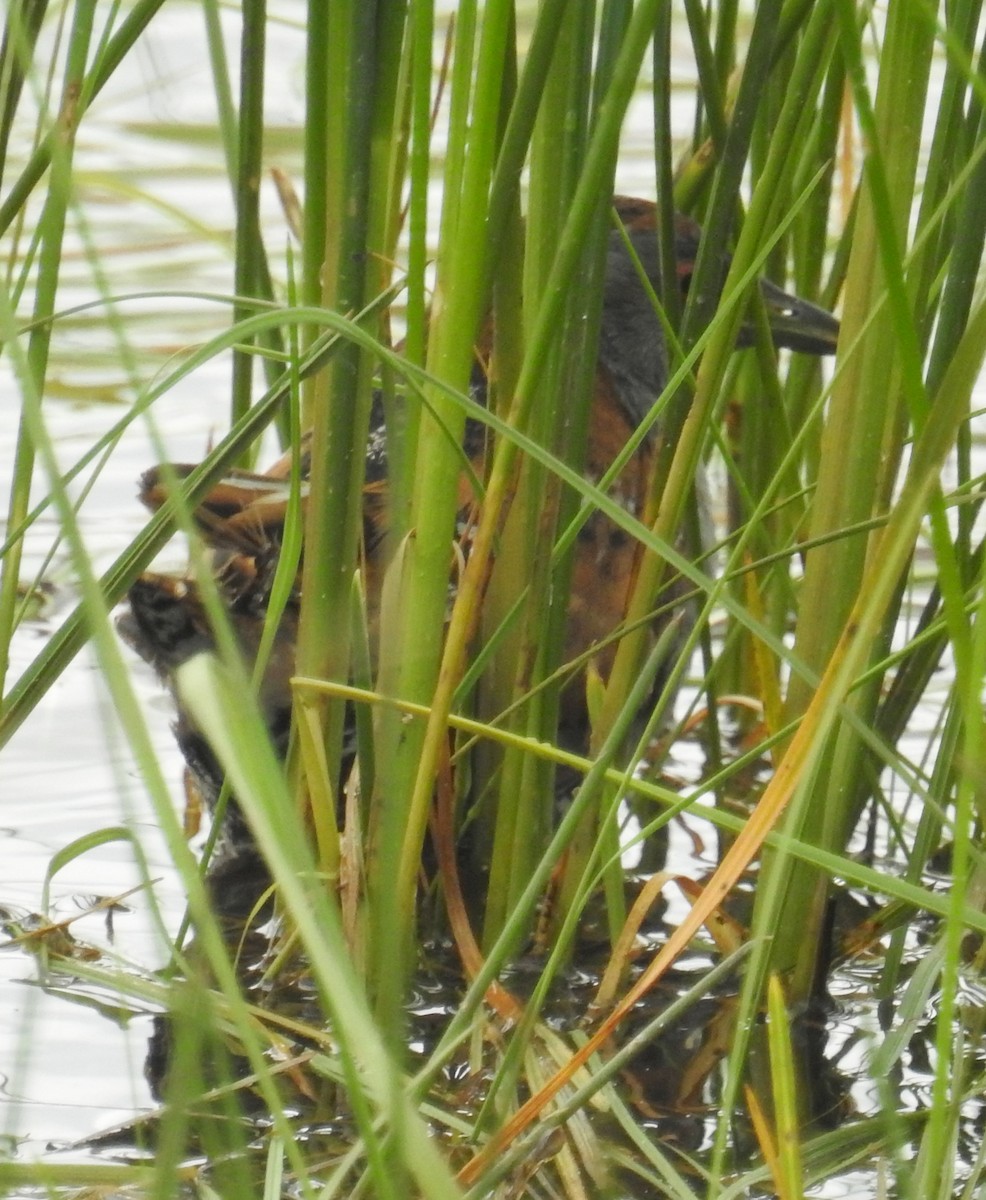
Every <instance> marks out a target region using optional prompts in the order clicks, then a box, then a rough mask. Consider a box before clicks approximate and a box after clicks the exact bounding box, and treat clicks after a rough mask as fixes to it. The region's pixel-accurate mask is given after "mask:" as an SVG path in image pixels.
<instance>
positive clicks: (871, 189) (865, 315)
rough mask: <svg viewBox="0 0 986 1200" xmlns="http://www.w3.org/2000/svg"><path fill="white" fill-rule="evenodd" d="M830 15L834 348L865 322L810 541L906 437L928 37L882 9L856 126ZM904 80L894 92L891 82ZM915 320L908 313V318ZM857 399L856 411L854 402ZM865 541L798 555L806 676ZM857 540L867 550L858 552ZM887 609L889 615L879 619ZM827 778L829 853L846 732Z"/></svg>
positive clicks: (840, 524) (784, 944)
mask: <svg viewBox="0 0 986 1200" xmlns="http://www.w3.org/2000/svg"><path fill="white" fill-rule="evenodd" d="M837 11H838V12H839V14H840V18H841V28H842V43H841V45H842V49H843V53H844V55H845V58H846V61H847V63H848V64H849V74H850V77H851V78H852V80H853V84H854V88H855V95H856V99H857V104H858V106H859V111H860V112H861V116H862V119H863V121H864V128H867V129H868V131H869V134H870V137H871V150H870V156H869V159H868V162H867V166H866V173H865V178H864V185H863V189H862V199H861V205H860V210H859V216H858V220H857V225H856V236H855V240H854V244H853V254H852V257H851V259H850V265H849V276H848V279H847V284H846V299H845V309H844V316H843V322H844V325H843V339H844V340H843V344H844V345H845V346H847V347H852V346H853V341H854V339H855V338H856V337H857V335H858V334H859V333H860V331H861V330H862V329H863V327H864V325H865V326H866V332H865V333H864V334H863V336H862V340H861V341H860V343H859V345H858V347H856V348H855V350H853V349H849V350H848V351H847V352H846V353H845V354H843V355H840V358H839V361H838V364H837V371H836V378H835V383H834V386H833V395H832V402H831V407H830V412H829V420H828V424H827V426H826V429H825V431H824V433H823V436H822V443H821V461H820V466H819V476H818V486H817V492H816V495H815V499H814V502H813V505H812V513H811V524H810V534H811V535H812V536H816V537H817V536H820V535H821V534H823V533H825V532H830V533H831V532H835V531H838V530H840V529H844V528H847V527H849V526H851V525H853V524H854V523H856V522H858V521H861V520H866V519H867V518H869V517H871V516H873V515H876V514H879V513H880V512H883V511H885V510H886V506H887V505H888V503H889V501H890V496H891V491H892V488H893V485H894V482H895V479H896V472H897V466H898V464H899V462H900V456H901V452H902V447H903V438H904V435H905V432H906V420H907V408H906V407H905V403H904V398H905V396H908V397H909V399H908V404H909V407H910V409H911V414H912V419H915V420H917V419H918V414H919V413H920V412H921V411H922V410H923V409H924V407H925V405H926V401H925V400H924V398H923V396H924V387H923V383H922V382H921V374H920V364H919V361H918V356H919V349H918V345H917V341H916V333H915V328H916V320H915V316H913V315H912V310H911V306H910V303H909V299H908V295H907V291H906V284H905V281H904V277H903V270H904V266H903V257H902V249H901V248H902V247H903V245H904V244H905V236H906V230H907V222H908V217H909V214H910V209H911V203H912V196H913V193H914V186H915V172H916V166H917V154H918V150H919V146H920V134H921V119H922V115H923V112H924V107H925V103H926V97H925V87H924V86H922V81H926V80H927V72H928V68H929V65H930V55H931V48H932V43H933V30H932V29H931V28H930V27H929V25H928V23H927V22H926V20H925V19H924V17H923V16H920V15H918V14H917V13H913V12H911V13H908V12H907V11H906V10H905V8H904V7H903V6H901V7H898V8H896V9H895V10H894V13H893V16H892V20H891V22H890V24H889V25H888V30H887V43H886V46H885V49H884V58H883V65H884V69H883V70H882V71H881V75H880V83H879V87H878V91H877V98H876V107H875V111H874V113H873V117H872V119H871V120H867V117H868V114H869V109H868V98H867V95H866V92H865V83H864V81H863V75H862V64H861V62H860V61H859V58H858V43H857V45H856V47H855V55H854V54H853V53H852V52H851V50H850V43H849V38H850V36H853V37H858V34H857V33H856V32H855V30H856V27H855V24H854V23H853V22H851V21H850V15H849V12H848V10H847V9H845V8H844V7H842V6H838V7H837ZM902 74H906V76H907V79H908V83H907V86H904V85H903V84H902V82H901V75H902ZM919 319H920V318H919V317H918V320H919ZM860 396H865V397H867V402H866V403H865V404H860V403H859V397H860ZM872 540H873V539H872V538H871V539H867V538H866V537H863V536H855V537H843V538H838V539H836V540H834V541H832V542H829V543H827V544H825V545H823V546H820V547H818V548H817V549H815V550H813V551H812V552H811V553H810V554H809V555H808V557H807V561H806V566H805V582H804V586H803V588H802V593H801V604H800V610H799V617H798V633H797V637H796V641H795V654H796V655H797V656H798V658H799V659H801V660H802V661H803V662H804V663H805V664H806V665H807V666H808V668H809V669H810V670H813V671H816V672H820V671H821V669H822V668H823V666H824V664H825V662H827V661H828V658H829V656H830V655H831V653H832V650H833V647H834V645H835V642H836V639H837V637H838V634H839V632H840V630H841V629H842V627H843V625H844V623H845V620H846V617H847V615H848V613H849V611H850V608H851V606H852V604H853V603H854V600H855V597H856V596H857V594H858V588H859V585H860V580H861V578H862V573H863V571H864V568H865V564H866V560H867V554H868V550H869V552H870V553H871V552H872ZM868 543H869V545H868ZM893 616H895V614H891V619H892V618H893ZM877 694H878V690H877V688H876V687H875V686H874V685H873V684H871V686H870V687H869V688H868V689H867V690H866V692H865V693H864V694H862V695H860V696H859V697H857V698H856V700H855V703H856V705H857V706H858V708H857V711H859V712H860V714H861V715H862V716H863V719H864V721H866V720H867V713H871V712H872V705H873V703H874V701H875V699H876V696H877ZM809 695H810V689H809V686H808V685H807V684H806V682H805V680H804V677H795V678H794V679H793V680H792V684H791V687H790V689H789V694H788V698H787V712H788V715H789V716H794V715H796V714H797V713H798V712H799V711H801V710H802V709H803V707H804V705H805V704H806V702H807V698H808V696H809ZM833 750H834V751H835V753H836V755H837V757H836V759H835V760H833V766H832V770H833V774H832V777H831V780H830V781H828V782H827V783H824V782H822V781H821V779H820V780H819V783H818V785H817V786H818V791H817V797H818V799H817V800H816V802H815V803H814V804H812V805H810V806H806V810H805V812H804V813H803V816H802V819H803V820H805V821H806V825H805V827H804V832H805V834H806V836H807V837H808V838H809V840H814V839H815V838H819V839H822V844H823V845H826V846H828V847H829V848H836V847H838V846H841V845H842V844H843V841H844V839H845V837H846V836H847V833H848V825H849V823H850V817H849V812H848V811H847V808H846V804H847V801H848V800H849V799H850V798H851V797H852V795H853V794H854V790H853V786H852V784H851V783H850V780H852V781H855V780H856V779H857V778H858V770H859V757H860V754H861V753H862V748H861V746H860V744H859V742H858V739H856V738H855V737H854V736H853V735H851V734H850V733H849V732H848V731H846V732H845V733H843V734H842V735H841V736H840V744H839V747H838V750H835V747H833ZM793 887H794V889H795V890H794V891H793V892H791V893H790V894H789V897H788V904H789V908H788V911H792V912H797V913H800V914H803V916H804V918H805V920H806V921H807V922H808V925H809V928H812V929H818V928H820V922H821V921H822V919H823V898H824V886H823V885H822V884H821V882H820V881H819V880H818V879H817V878H814V879H813V878H812V877H811V875H810V873H809V872H802V871H798V872H797V873H796V880H795V881H794V882H793ZM812 940H813V939H812V938H811V937H810V936H809V937H808V938H806V937H805V931H804V927H803V926H802V927H800V928H798V929H797V930H796V929H795V926H794V925H793V924H791V925H789V926H787V928H785V929H783V930H781V931H780V933H779V936H778V939H777V941H776V943H775V945H776V951H775V953H776V958H775V962H776V963H777V964H779V965H789V963H790V962H791V961H792V958H793V956H794V955H799V962H800V964H801V971H800V976H799V980H798V982H797V983H796V984H795V994H797V995H803V994H804V993H805V989H806V988H807V987H808V986H809V985H810V978H811V974H812V968H811V965H810V963H811V957H810V955H809V953H808V952H806V951H805V946H806V945H809V944H810V943H811V942H812Z"/></svg>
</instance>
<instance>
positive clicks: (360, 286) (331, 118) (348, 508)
mask: <svg viewBox="0 0 986 1200" xmlns="http://www.w3.org/2000/svg"><path fill="white" fill-rule="evenodd" d="M321 7H322V6H319V5H315V6H313V8H321ZM392 11H394V12H397V13H398V18H399V10H397V9H394V10H392ZM311 15H312V18H313V19H312V23H311V26H310V27H309V30H308V36H309V57H308V64H307V66H308V70H309V72H310V79H309V92H308V100H309V110H308V113H307V117H306V122H307V125H308V132H307V134H306V144H307V146H308V148H309V150H310V151H312V153H311V155H310V157H309V158H308V159H307V161H306V182H305V194H306V198H307V200H306V203H307V202H308V201H310V202H311V204H312V205H313V209H312V212H310V213H308V214H307V215H306V219H305V239H306V240H305V245H304V247H303V254H304V263H305V266H304V269H303V272H302V289H303V292H304V293H305V294H306V296H308V293H309V292H310V291H314V292H316V294H317V297H318V302H319V303H321V304H322V305H323V306H324V307H326V308H328V309H331V310H334V311H336V312H340V313H355V312H358V311H360V310H362V309H363V308H364V306H365V302H366V298H368V297H369V296H372V295H375V294H377V293H379V292H380V291H382V290H383V289H382V287H381V286H380V283H379V280H380V270H381V262H382V263H384V264H386V263H388V262H389V261H391V256H390V255H389V254H388V250H389V249H390V248H388V247H387V246H385V245H384V244H383V242H382V237H383V231H384V230H385V229H386V228H387V227H388V221H387V212H388V210H387V206H386V201H387V197H388V196H389V195H390V194H391V191H392V188H391V186H390V185H389V181H388V179H387V177H386V173H385V172H386V168H387V165H388V164H387V160H386V159H383V160H382V159H381V157H380V156H379V154H377V155H376V157H374V155H373V153H372V149H373V146H374V144H375V140H376V139H377V138H378V137H379V136H380V134H381V132H383V135H384V139H385V141H389V137H388V134H389V133H390V132H392V130H393V104H392V98H391V95H390V92H389V90H388V87H387V85H386V80H387V79H388V72H390V71H392V70H393V69H394V65H395V64H394V63H393V62H391V61H386V60H383V59H382V58H380V57H379V55H380V52H381V46H383V47H385V48H386V46H387V44H388V43H387V41H386V39H385V38H384V30H385V27H386V22H385V20H384V18H383V16H382V15H381V16H378V15H377V13H376V12H375V10H374V9H372V8H371V7H370V6H367V5H361V4H342V5H337V6H334V7H333V8H332V9H331V10H330V11H329V13H328V17H327V20H326V21H325V22H323V20H322V16H320V15H319V14H318V13H315V12H312V14H311ZM322 15H323V16H324V14H322ZM399 19H400V18H399ZM320 39H324V40H320ZM316 42H317V44H316ZM323 79H325V80H327V81H328V82H327V84H325V85H323V82H322V80H323ZM381 122H382V124H381ZM320 137H321V138H322V139H323V144H322V145H319V144H318V141H319V138H320ZM318 220H321V221H322V224H321V225H319V224H317V221H318ZM323 263H324V267H323V266H322V264H323ZM320 273H321V279H320V278H319V276H320ZM309 298H310V297H309ZM373 369H374V356H373V355H372V354H370V353H368V352H367V350H366V349H365V348H363V347H361V346H359V345H357V344H356V343H351V344H348V345H345V346H343V347H341V350H340V353H339V354H338V356H337V357H336V359H335V360H334V362H333V363H332V364H331V365H330V367H329V368H328V369H327V370H326V371H324V372H322V373H320V374H319V375H318V376H316V377H315V378H314V379H313V381H312V383H311V385H310V387H309V390H308V393H307V397H306V412H305V418H306V420H305V423H306V425H307V426H309V427H310V428H311V430H312V441H311V475H310V483H309V503H308V510H307V520H306V530H305V547H306V549H305V557H304V565H303V571H302V596H303V601H302V607H301V615H300V624H299V636H298V650H297V668H298V671H299V672H300V673H302V674H307V675H313V676H316V677H323V678H329V679H335V680H339V681H344V680H347V679H348V678H349V671H350V642H351V639H350V631H351V621H350V612H351V595H352V579H353V572H354V570H355V568H356V563H357V547H358V544H359V539H360V537H361V534H362V531H363V527H362V511H363V508H362V491H363V467H364V456H365V448H366V441H367V431H368V428H369V421H370V406H371V401H372V373H373ZM313 705H314V707H313V708H312V710H311V711H310V712H306V713H299V714H298V715H299V718H300V720H301V721H302V722H303V723H304V724H305V725H306V727H308V728H309V729H310V730H311V731H312V737H313V739H314V742H315V743H316V744H317V743H321V742H323V741H324V744H325V754H324V766H323V765H322V764H323V758H322V753H321V750H318V751H317V752H316V754H315V757H314V758H312V757H308V758H307V760H306V761H304V762H303V763H302V775H303V777H304V787H303V791H304V793H305V794H306V795H307V797H308V802H309V803H317V804H319V805H320V806H321V807H322V809H323V812H322V815H321V821H322V823H323V825H324V826H325V827H328V826H329V825H333V826H334V824H335V821H336V813H337V811H338V796H337V787H338V780H339V776H340V767H341V759H342V740H343V730H344V725H345V708H344V705H342V704H341V703H337V702H332V703H327V702H326V701H325V700H324V699H322V698H316V699H315V700H314V701H313Z"/></svg>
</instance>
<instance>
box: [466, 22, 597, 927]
mask: <svg viewBox="0 0 986 1200" xmlns="http://www.w3.org/2000/svg"><path fill="white" fill-rule="evenodd" d="M591 16H592V11H591V6H588V5H587V6H584V7H583V9H582V11H581V13H580V14H579V16H578V17H577V18H576V17H573V18H572V19H570V20H569V21H568V22H566V24H565V26H564V27H563V29H562V30H561V31H560V38H559V41H558V42H557V44H556V53H555V57H554V60H553V63H552V69H551V71H550V73H549V75H548V77H547V79H546V81H545V87H544V90H543V93H542V96H541V103H540V108H539V112H538V121H537V124H536V126H535V134H534V138H533V140H532V147H531V150H532V153H531V183H530V190H529V199H528V214H527V238H526V243H525V248H526V253H525V258H524V269H523V281H522V283H521V281H520V280H519V279H518V281H517V285H518V292H517V296H516V299H512V297H511V294H510V291H509V289H508V287H507V286H506V285H507V282H508V280H509V275H508V274H507V273H506V272H504V271H503V270H502V269H501V270H500V271H499V272H498V292H497V299H498V301H500V303H499V304H498V307H497V316H498V323H497V331H498V342H497V347H496V354H497V358H496V362H497V364H498V369H497V375H498V377H500V376H503V377H504V378H505V380H506V381H507V382H509V383H511V384H513V385H516V382H517V379H518V372H519V370H520V369H521V366H522V362H521V359H522V355H521V354H520V353H519V351H520V346H519V345H518V347H517V351H518V353H516V354H515V355H514V358H513V365H514V367H515V370H514V371H513V372H511V370H510V369H509V366H508V367H507V369H506V370H501V369H499V364H500V362H501V361H502V362H504V364H505V365H506V364H509V363H510V361H511V360H510V349H511V343H510V341H509V331H510V328H511V327H510V323H509V319H510V310H511V307H512V306H513V307H514V311H515V312H517V314H518V315H519V313H520V311H521V310H520V308H519V307H518V306H517V300H519V299H520V296H521V295H523V297H525V298H527V305H526V318H525V324H526V327H527V331H528V333H530V332H532V331H533V327H534V321H535V318H536V313H537V306H538V302H539V300H540V297H541V296H542V295H543V292H544V288H545V285H546V283H547V280H548V277H549V275H550V269H551V262H552V258H553V256H554V251H555V247H556V246H557V242H558V235H559V233H560V228H561V221H562V214H563V213H564V212H565V211H566V210H567V208H568V206H569V204H570V201H571V197H572V194H573V193H574V190H575V186H576V183H577V180H578V173H579V171H580V169H581V165H582V162H583V160H584V157H585V150H586V145H587V139H588V135H589V116H590V101H591V98H592V91H596V92H598V90H599V89H600V87H602V86H603V82H604V81H603V78H602V76H601V73H600V72H599V71H598V69H597V71H595V72H593V71H590V70H588V69H587V66H588V64H589V63H590V62H591V53H592V40H591V39H592V35H593V29H592V24H591ZM610 24H612V22H610ZM610 38H612V34H610ZM590 84H591V85H592V91H591V90H590ZM559 130H562V131H564V134H563V136H561V137H559V136H558V131H559ZM602 218H603V214H602V213H601V212H600V213H599V214H597V216H596V218H595V220H594V222H593V225H594V229H593V231H592V233H591V234H590V237H589V239H588V241H587V247H586V249H587V253H586V255H585V259H584V262H583V264H582V265H581V267H580V270H579V279H580V280H584V281H585V286H577V287H573V288H572V289H570V292H569V296H568V298H567V303H566V312H565V315H564V316H563V319H562V320H561V321H560V322H559V324H558V328H557V336H556V339H555V341H554V345H553V346H552V347H551V350H550V352H549V353H548V354H547V355H546V357H545V362H544V369H543V371H542V374H541V378H540V380H539V383H538V403H537V405H536V406H535V407H534V408H533V410H532V414H531V424H530V433H531V435H532V436H533V437H534V438H535V439H536V440H537V441H538V443H539V444H541V445H543V446H545V447H548V448H550V449H552V450H553V452H554V453H556V454H558V455H559V456H561V457H563V458H564V459H565V461H566V462H568V463H569V464H570V465H573V466H576V467H577V466H578V465H579V461H580V459H581V457H582V456H583V455H584V442H585V433H586V420H587V412H588V400H589V395H590V392H589V385H590V382H591V378H590V374H589V372H590V370H591V362H592V358H591V356H590V355H589V354H588V353H587V345H591V341H592V337H593V330H594V329H595V328H596V327H597V326H598V318H599V311H598V310H599V300H600V299H601V292H600V287H599V280H600V278H601V272H600V251H601V248H602V245H603V237H602V235H603V234H604V232H605V229H604V225H603V221H602ZM607 224H608V222H607ZM593 260H594V261H593ZM502 261H503V258H502V256H501V263H502ZM592 280H595V281H596V282H595V286H592V285H591V283H590V281H592ZM591 298H595V300H596V303H595V305H593V304H591V303H590V304H589V309H592V308H593V307H594V308H595V313H594V314H593V313H592V312H588V313H587V309H586V301H587V299H590V300H591ZM587 317H588V319H586V318H587ZM501 330H502V334H501ZM517 333H518V334H519V331H517ZM562 347H564V348H565V349H564V351H563V350H562ZM510 396H511V392H510V391H509V390H504V389H502V390H501V404H506V403H508V402H509V399H510ZM574 508H575V505H574V498H573V497H572V495H571V493H570V492H567V491H565V492H563V491H562V488H561V486H560V482H559V480H558V479H557V478H555V477H554V476H553V475H551V474H550V473H549V472H547V471H546V470H545V469H544V468H543V467H541V466H540V465H539V464H537V463H534V462H531V461H530V460H525V461H523V463H522V465H521V468H520V471H519V476H518V484H517V494H516V497H515V499H514V502H513V504H512V506H511V510H510V513H509V515H508V518H507V522H506V525H505V528H504V533H503V536H502V538H501V540H500V546H499V549H498V553H497V561H496V564H495V567H494V570H493V574H492V578H491V584H490V590H489V592H488V594H487V602H486V605H485V607H484V620H485V622H486V623H487V625H488V628H489V630H490V631H491V633H492V632H493V631H495V630H496V628H497V627H498V626H499V624H500V622H501V621H502V620H504V619H505V618H506V616H507V614H508V612H509V611H510V609H511V608H512V606H513V603H514V601H515V600H516V597H517V592H518V581H526V582H528V587H527V591H526V598H525V607H524V610H523V611H522V612H521V614H520V615H519V619H518V620H517V621H516V622H515V623H514V625H513V629H512V636H510V635H508V638H509V640H507V641H506V642H501V644H500V648H499V650H498V652H497V654H496V656H495V658H494V662H493V670H492V672H491V677H490V681H489V685H488V689H487V691H486V694H485V695H484V703H485V705H486V711H487V713H488V715H490V716H493V715H495V714H496V713H497V712H499V711H502V710H504V709H507V708H509V707H511V706H513V711H512V716H511V718H510V727H512V728H514V729H515V730H517V731H518V732H523V733H525V734H526V735H528V736H531V737H535V738H538V739H541V740H544V739H553V738H554V737H555V734H556V729H557V722H558V695H557V682H556V683H555V685H554V687H553V688H548V689H545V688H544V687H539V685H541V684H543V682H544V681H545V680H547V679H549V678H550V677H551V676H552V675H553V674H554V672H555V670H556V669H557V667H558V665H559V664H560V662H561V661H562V658H563V649H564V631H565V624H566V620H567V613H568V595H569V576H570V573H571V561H570V557H571V556H570V553H569V554H568V555H565V556H564V557H562V558H561V559H560V560H558V559H556V558H555V557H553V556H551V555H548V554H545V553H544V548H545V546H548V545H551V543H552V542H554V540H555V538H556V533H557V530H558V528H559V525H560V523H567V520H568V519H570V518H571V516H572V515H574ZM532 691H533V693H534V694H533V696H532V695H531V693H532ZM490 765H491V766H492V763H491V764H490ZM487 769H489V768H487ZM484 782H486V781H485V780H484ZM553 791H554V789H553V772H552V771H551V770H550V768H548V767H547V765H546V764H544V763H543V762H540V761H538V760H536V759H533V758H532V757H531V756H530V755H528V754H522V753H520V754H519V753H517V752H516V751H514V752H510V751H508V752H507V753H506V755H505V756H504V759H503V763H502V773H501V776H500V780H499V787H498V788H496V790H495V792H494V793H493V795H492V796H491V800H495V804H494V807H493V814H494V822H495V827H494V830H493V840H492V843H491V845H490V846H489V847H484V848H486V849H488V850H489V851H490V852H491V853H490V863H491V872H490V883H489V888H488V892H487V903H486V911H485V920H484V940H485V942H486V943H487V944H492V941H493V940H494V939H495V938H496V936H497V935H498V934H499V932H500V930H501V929H502V926H503V922H504V919H505V915H506V913H507V912H509V911H510V910H512V909H513V907H514V905H515V904H516V903H517V900H518V898H519V896H520V895H521V894H522V893H523V891H524V889H525V888H526V886H527V883H528V881H529V879H530V876H531V873H532V871H533V870H534V868H535V865H536V863H537V862H538V860H539V859H540V857H541V855H542V853H543V851H544V848H545V847H546V845H547V841H548V839H549V838H550V834H551V829H552V824H553V816H554V811H553V810H554V807H555V805H554V796H553Z"/></svg>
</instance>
